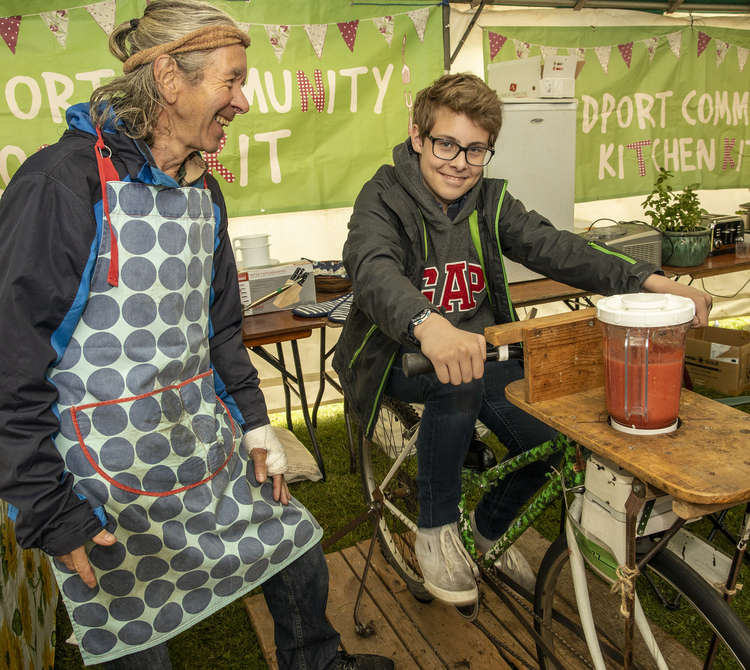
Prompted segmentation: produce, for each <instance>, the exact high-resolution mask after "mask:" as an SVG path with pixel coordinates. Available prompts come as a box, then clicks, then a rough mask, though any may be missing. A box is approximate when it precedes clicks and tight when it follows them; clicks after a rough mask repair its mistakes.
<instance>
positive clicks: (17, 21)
mask: <svg viewBox="0 0 750 670" xmlns="http://www.w3.org/2000/svg"><path fill="white" fill-rule="evenodd" d="M20 25H21V17H20V16H6V17H5V18H1V19H0V37H2V38H3V39H4V40H5V43H6V44H7V45H8V48H9V49H10V52H11V53H12V54H15V53H16V44H17V43H18V27H19V26H20ZM740 69H742V68H740Z"/></svg>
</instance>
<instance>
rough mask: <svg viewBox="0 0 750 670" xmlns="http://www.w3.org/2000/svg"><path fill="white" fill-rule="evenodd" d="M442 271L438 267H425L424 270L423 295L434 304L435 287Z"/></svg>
mask: <svg viewBox="0 0 750 670" xmlns="http://www.w3.org/2000/svg"><path fill="white" fill-rule="evenodd" d="M439 276H440V273H439V272H438V271H437V268H425V269H424V272H422V295H423V296H424V297H425V298H427V300H429V301H430V302H431V303H432V304H433V305H434V304H435V287H436V286H437V283H438V277H439Z"/></svg>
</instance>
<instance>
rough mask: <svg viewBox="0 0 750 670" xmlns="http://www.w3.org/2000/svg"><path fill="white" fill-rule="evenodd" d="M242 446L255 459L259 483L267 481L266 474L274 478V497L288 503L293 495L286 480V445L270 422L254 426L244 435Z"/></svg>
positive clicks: (254, 466)
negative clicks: (257, 426)
mask: <svg viewBox="0 0 750 670" xmlns="http://www.w3.org/2000/svg"><path fill="white" fill-rule="evenodd" d="M242 447H243V449H245V450H246V452H247V454H248V455H249V456H250V458H251V459H252V461H253V468H254V470H255V479H256V480H257V481H258V483H259V484H262V483H263V482H264V481H266V475H267V474H268V475H271V478H272V479H273V499H274V500H279V501H280V502H281V503H282V504H284V505H286V504H287V503H288V502H289V500H290V498H291V496H290V495H289V488H288V487H287V484H286V481H285V480H284V473H285V472H286V471H287V459H286V452H285V451H284V446H283V445H282V444H281V442H280V441H279V438H278V437H276V433H274V431H273V428H272V427H271V425H270V424H267V425H265V426H260V427H259V428H253V429H252V430H249V431H248V432H247V433H245V434H244V435H243V436H242Z"/></svg>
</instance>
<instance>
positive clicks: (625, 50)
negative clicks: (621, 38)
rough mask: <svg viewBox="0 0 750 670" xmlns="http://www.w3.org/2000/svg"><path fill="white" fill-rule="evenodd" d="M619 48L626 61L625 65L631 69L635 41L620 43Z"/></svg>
mask: <svg viewBox="0 0 750 670" xmlns="http://www.w3.org/2000/svg"><path fill="white" fill-rule="evenodd" d="M617 48H618V49H619V50H620V55H621V56H622V59H623V60H624V61H625V65H627V66H628V70H629V69H630V61H631V60H632V59H633V43H632V42H627V43H626V44H618V45H617Z"/></svg>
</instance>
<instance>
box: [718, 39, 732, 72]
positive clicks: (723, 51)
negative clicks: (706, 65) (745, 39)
mask: <svg viewBox="0 0 750 670" xmlns="http://www.w3.org/2000/svg"><path fill="white" fill-rule="evenodd" d="M727 51H729V44H728V43H727V42H722V41H721V40H716V66H717V67H718V66H719V65H721V64H722V63H723V62H724V59H725V58H726V55H727Z"/></svg>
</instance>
